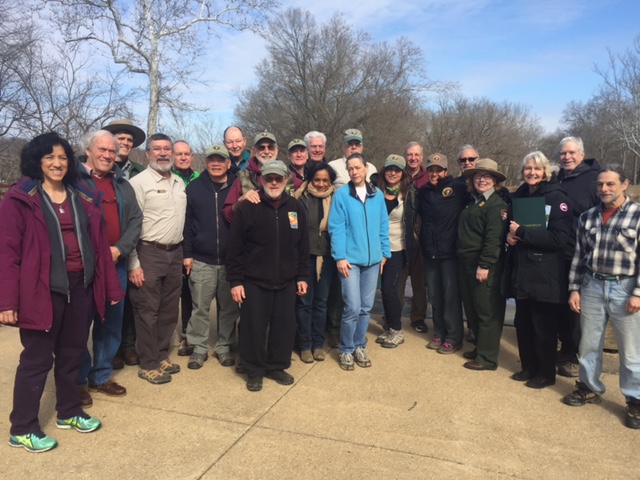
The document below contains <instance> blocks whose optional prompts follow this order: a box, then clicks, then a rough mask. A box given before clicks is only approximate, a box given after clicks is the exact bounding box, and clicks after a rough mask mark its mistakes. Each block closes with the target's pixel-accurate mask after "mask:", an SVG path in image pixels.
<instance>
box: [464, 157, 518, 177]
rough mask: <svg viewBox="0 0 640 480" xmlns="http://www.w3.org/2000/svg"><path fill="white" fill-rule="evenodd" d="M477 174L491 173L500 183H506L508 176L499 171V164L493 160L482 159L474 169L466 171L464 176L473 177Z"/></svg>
mask: <svg viewBox="0 0 640 480" xmlns="http://www.w3.org/2000/svg"><path fill="white" fill-rule="evenodd" d="M476 173H490V174H492V175H493V176H494V177H496V178H497V179H498V181H499V182H504V181H505V180H506V178H507V177H506V176H505V175H504V174H502V173H500V172H499V171H498V162H496V161H495V160H491V159H490V158H481V159H480V160H478V161H477V162H476V166H475V167H474V168H470V169H469V170H465V171H464V172H462V175H464V176H465V177H473V176H474V175H475V174H476Z"/></svg>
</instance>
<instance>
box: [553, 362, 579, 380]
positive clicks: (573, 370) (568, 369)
mask: <svg viewBox="0 0 640 480" xmlns="http://www.w3.org/2000/svg"><path fill="white" fill-rule="evenodd" d="M579 372H580V365H578V364H577V363H574V362H567V363H565V364H564V365H560V366H559V367H558V375H562V376H563V377H569V378H577V377H578V373H579Z"/></svg>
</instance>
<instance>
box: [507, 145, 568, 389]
mask: <svg viewBox="0 0 640 480" xmlns="http://www.w3.org/2000/svg"><path fill="white" fill-rule="evenodd" d="M522 177H523V179H524V183H523V184H522V185H521V186H520V187H519V188H518V190H517V191H516V192H515V193H514V195H513V196H512V198H514V199H526V198H535V197H542V198H544V204H545V212H546V215H547V224H546V228H543V229H532V228H526V227H524V226H522V225H519V224H518V223H517V222H516V221H511V223H510V226H509V233H508V235H507V243H508V244H509V245H510V247H509V250H511V251H510V252H509V253H510V255H511V260H512V261H513V263H512V266H513V269H512V272H511V275H510V276H509V277H508V278H506V279H505V280H507V281H506V282H505V283H504V285H510V286H511V288H512V291H511V292H509V293H510V294H509V295H508V296H511V297H514V298H515V299H516V316H515V326H516V334H517V337H518V350H519V352H520V362H521V363H522V371H520V372H517V373H514V374H513V375H512V376H511V378H513V379H514V380H517V381H521V382H522V381H526V382H527V383H526V386H527V387H531V388H544V387H547V386H549V385H553V384H555V375H556V369H555V355H556V347H557V333H558V316H559V313H560V312H562V310H561V305H563V304H565V303H566V302H567V283H566V282H567V272H565V262H564V256H563V255H564V253H563V252H564V248H565V245H566V243H567V241H568V240H569V235H570V233H571V224H572V216H571V210H570V208H569V200H568V198H567V196H566V195H565V194H564V193H563V192H562V190H561V189H560V185H559V184H558V183H557V182H556V180H555V177H554V176H553V175H552V170H551V165H550V163H549V160H548V159H547V157H545V155H544V154H543V153H542V152H532V153H529V154H528V155H527V156H525V157H524V160H523V161H522ZM517 201H518V200H514V202H517ZM505 293H507V292H505Z"/></svg>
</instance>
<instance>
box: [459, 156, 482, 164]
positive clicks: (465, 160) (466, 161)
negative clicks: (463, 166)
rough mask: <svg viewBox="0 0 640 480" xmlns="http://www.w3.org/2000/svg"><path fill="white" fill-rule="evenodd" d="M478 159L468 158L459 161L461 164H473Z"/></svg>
mask: <svg viewBox="0 0 640 480" xmlns="http://www.w3.org/2000/svg"><path fill="white" fill-rule="evenodd" d="M477 159H478V157H466V158H459V159H458V161H459V162H460V163H472V162H475V161H476V160H477Z"/></svg>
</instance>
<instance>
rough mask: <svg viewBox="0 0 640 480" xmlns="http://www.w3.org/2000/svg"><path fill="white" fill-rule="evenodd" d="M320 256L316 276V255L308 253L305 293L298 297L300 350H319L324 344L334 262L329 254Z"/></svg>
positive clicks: (297, 311) (334, 267) (297, 315)
mask: <svg viewBox="0 0 640 480" xmlns="http://www.w3.org/2000/svg"><path fill="white" fill-rule="evenodd" d="M320 258H322V270H321V271H320V278H318V273H317V272H318V267H317V259H318V256H317V255H310V259H309V276H308V277H307V294H306V295H302V296H299V297H298V300H297V305H296V317H297V319H298V335H297V344H298V347H299V348H300V351H301V352H303V351H305V350H311V349H313V350H319V349H321V348H322V347H323V345H324V329H325V326H326V323H327V299H328V298H329V290H330V288H331V281H332V279H333V274H334V273H335V270H336V263H335V262H334V261H333V258H331V255H326V256H325V257H320Z"/></svg>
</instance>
